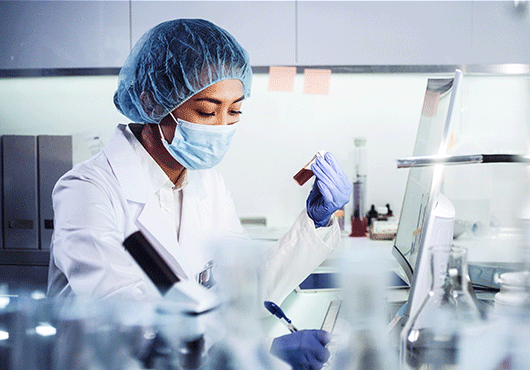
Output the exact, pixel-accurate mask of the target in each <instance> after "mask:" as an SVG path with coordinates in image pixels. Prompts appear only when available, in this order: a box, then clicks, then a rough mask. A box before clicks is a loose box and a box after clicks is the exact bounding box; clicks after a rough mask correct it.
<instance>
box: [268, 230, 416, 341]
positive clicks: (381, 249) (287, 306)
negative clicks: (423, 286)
mask: <svg viewBox="0 0 530 370" xmlns="http://www.w3.org/2000/svg"><path fill="white" fill-rule="evenodd" d="M392 247H393V241H389V240H372V239H370V238H368V237H349V236H347V234H343V236H342V237H341V240H340V243H339V245H338V247H337V248H336V250H335V251H334V252H333V253H332V254H331V255H330V256H329V257H328V258H327V259H326V261H324V262H323V263H322V264H321V265H320V266H319V267H318V268H317V269H316V270H315V271H314V272H332V271H335V272H337V271H339V267H338V263H339V260H340V257H341V255H342V253H343V252H344V251H346V250H355V249H363V248H369V249H370V250H371V251H373V252H374V253H373V255H374V256H375V257H377V258H381V259H384V260H387V261H388V262H389V263H388V266H389V269H391V271H395V272H399V271H400V269H401V267H400V266H399V264H398V263H397V261H396V260H395V259H394V257H393V256H392ZM408 291H409V290H408V288H401V289H388V290H387V291H386V292H385V302H384V303H385V305H386V312H387V319H388V320H387V321H388V323H390V322H391V321H392V319H393V318H394V316H395V314H396V312H397V311H398V310H399V308H401V306H403V304H405V302H406V301H407V298H408ZM340 299H341V297H340V291H339V289H333V290H323V291H317V292H315V291H299V290H293V291H292V292H291V293H290V294H289V295H288V296H287V298H286V299H285V300H284V301H283V302H282V303H281V308H282V309H283V311H284V312H285V314H286V316H287V317H288V318H290V319H291V320H292V321H293V324H294V325H295V326H296V327H297V328H298V329H299V330H300V329H320V328H321V327H322V324H323V322H324V319H325V318H326V314H327V313H328V309H329V308H330V305H331V303H332V302H333V301H335V300H340ZM262 325H263V329H264V332H265V334H266V335H267V336H269V337H277V336H280V335H284V334H288V332H289V331H288V329H287V327H286V326H285V325H284V324H283V323H282V322H281V321H280V320H278V318H276V317H275V316H268V317H266V318H263V319H262Z"/></svg>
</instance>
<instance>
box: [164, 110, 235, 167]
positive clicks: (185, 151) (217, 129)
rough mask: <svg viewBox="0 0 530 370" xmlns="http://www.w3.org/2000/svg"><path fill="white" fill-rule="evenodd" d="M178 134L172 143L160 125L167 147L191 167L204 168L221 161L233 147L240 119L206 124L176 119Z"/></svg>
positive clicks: (178, 158)
mask: <svg viewBox="0 0 530 370" xmlns="http://www.w3.org/2000/svg"><path fill="white" fill-rule="evenodd" d="M169 114H170V115H171V117H172V118H173V119H174V120H175V122H176V123H177V126H176V127H175V136H174V137H173V141H172V142H171V144H169V143H168V142H167V141H166V139H164V135H162V130H161V129H160V125H158V129H159V130H160V136H161V137H162V143H163V144H164V146H165V147H166V149H167V151H168V152H169V153H170V154H171V155H172V156H173V158H175V159H176V160H177V161H178V162H179V163H180V164H181V165H183V166H184V167H186V168H187V169H188V170H204V169H207V168H212V167H213V166H215V165H217V164H219V163H220V162H221V160H222V159H223V157H224V155H225V154H226V152H227V151H228V148H229V147H230V141H231V140H232V136H234V133H235V130H236V128H237V123H234V124H231V125H203V124H198V123H191V122H186V121H183V120H181V119H175V117H174V116H173V114H172V113H171V112H170V113H169Z"/></svg>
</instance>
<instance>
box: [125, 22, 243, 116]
mask: <svg viewBox="0 0 530 370" xmlns="http://www.w3.org/2000/svg"><path fill="white" fill-rule="evenodd" d="M227 79H238V80H240V81H241V82H242V83H243V91H244V96H245V97H248V96H250V85H251V81H252V69H251V67H250V62H249V58H248V53H247V52H246V51H245V49H243V48H242V47H241V45H239V43H238V42H237V41H236V40H235V39H234V37H233V36H232V35H230V34H229V33H228V32H227V31H225V30H224V29H222V28H220V27H218V26H216V25H215V24H213V23H211V22H209V21H206V20H203V19H177V20H172V21H167V22H163V23H161V24H159V25H158V26H155V27H154V28H152V29H151V30H149V31H147V32H146V33H145V34H144V35H143V36H142V37H141V38H140V40H138V42H137V43H136V45H135V46H134V48H133V50H132V51H131V54H130V55H129V56H128V58H127V60H126V61H125V64H124V65H123V67H122V68H121V70H120V74H119V77H118V89H117V90H116V93H115V94H114V105H116V108H118V110H119V111H120V112H121V113H122V114H123V115H125V116H126V117H127V118H129V119H130V120H132V121H133V122H138V123H159V122H160V121H161V120H162V118H163V117H165V116H166V115H167V114H168V113H169V112H171V111H172V110H174V109H175V108H177V107H178V106H179V105H180V104H182V103H183V102H185V101H186V100H187V99H189V98H190V97H191V96H193V95H195V94H196V93H198V92H199V91H201V90H203V89H205V88H207V87H208V86H211V85H213V84H214V83H216V82H219V81H222V80H227Z"/></svg>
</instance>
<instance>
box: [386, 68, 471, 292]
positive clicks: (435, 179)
mask: <svg viewBox="0 0 530 370" xmlns="http://www.w3.org/2000/svg"><path fill="white" fill-rule="evenodd" d="M461 86H462V72H461V71H460V70H456V72H455V77H454V78H443V79H438V78H436V79H434V78H430V79H428V81H427V88H426V91H425V98H424V100H423V108H422V112H421V118H420V122H419V126H418V133H417V136H416V144H415V146H414V151H413V156H414V157H422V156H433V155H440V156H443V155H446V154H447V147H448V143H449V139H450V133H451V129H452V124H453V122H454V120H455V116H456V113H457V108H458V104H457V103H458V101H457V95H458V94H459V92H460V90H461ZM409 171H410V172H409V176H408V180H407V186H406V189H405V195H404V198H403V205H402V207H401V213H400V219H399V225H398V230H397V235H396V238H395V239H394V246H393V250H392V254H393V255H394V257H395V258H396V259H397V261H398V263H399V264H400V265H401V267H402V268H403V272H404V275H405V276H404V277H405V278H406V279H407V280H408V283H409V284H412V280H413V272H414V270H415V269H416V266H417V262H418V261H419V259H420V255H421V249H422V246H423V245H424V244H425V236H426V231H427V226H428V225H426V224H427V221H428V219H429V215H430V214H431V212H432V210H433V208H434V206H435V198H436V196H437V194H438V193H439V191H440V187H441V181H442V176H443V167H442V165H437V166H425V167H412V168H410V170H409Z"/></svg>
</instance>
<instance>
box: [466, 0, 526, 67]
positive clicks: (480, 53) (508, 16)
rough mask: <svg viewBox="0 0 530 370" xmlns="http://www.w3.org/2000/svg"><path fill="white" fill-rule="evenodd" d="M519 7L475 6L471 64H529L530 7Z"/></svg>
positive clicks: (509, 4)
mask: <svg viewBox="0 0 530 370" xmlns="http://www.w3.org/2000/svg"><path fill="white" fill-rule="evenodd" d="M517 3H518V2H514V1H474V2H473V32H472V35H473V43H472V45H471V58H470V61H469V64H484V63H486V64H506V63H523V64H530V7H529V6H527V5H528V3H526V2H519V5H517Z"/></svg>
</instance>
